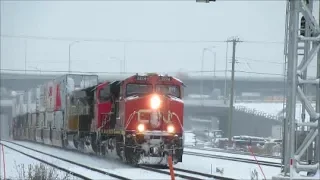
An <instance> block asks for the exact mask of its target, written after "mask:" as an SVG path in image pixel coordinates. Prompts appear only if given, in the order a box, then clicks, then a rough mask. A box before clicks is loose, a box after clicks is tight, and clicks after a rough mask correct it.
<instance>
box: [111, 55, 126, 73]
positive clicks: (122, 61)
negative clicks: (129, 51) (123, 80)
mask: <svg viewBox="0 0 320 180" xmlns="http://www.w3.org/2000/svg"><path fill="white" fill-rule="evenodd" d="M109 59H114V60H117V61H119V63H120V73H122V70H123V69H124V65H125V64H124V62H125V60H123V59H120V58H118V57H109Z"/></svg>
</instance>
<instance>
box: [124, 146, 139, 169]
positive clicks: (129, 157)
mask: <svg viewBox="0 0 320 180" xmlns="http://www.w3.org/2000/svg"><path fill="white" fill-rule="evenodd" d="M125 156H126V161H127V162H128V163H129V164H131V165H134V166H136V165H138V163H139V160H140V153H139V152H138V151H135V150H134V148H131V147H126V148H125Z"/></svg>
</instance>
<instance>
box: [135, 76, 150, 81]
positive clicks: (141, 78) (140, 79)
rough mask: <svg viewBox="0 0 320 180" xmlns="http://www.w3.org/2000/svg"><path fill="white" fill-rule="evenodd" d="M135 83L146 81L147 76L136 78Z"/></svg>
mask: <svg viewBox="0 0 320 180" xmlns="http://www.w3.org/2000/svg"><path fill="white" fill-rule="evenodd" d="M136 79H137V81H146V80H147V79H148V77H147V76H136Z"/></svg>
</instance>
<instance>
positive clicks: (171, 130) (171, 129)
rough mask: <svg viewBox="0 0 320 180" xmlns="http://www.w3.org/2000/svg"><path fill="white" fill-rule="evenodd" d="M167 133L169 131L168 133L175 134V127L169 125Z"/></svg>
mask: <svg viewBox="0 0 320 180" xmlns="http://www.w3.org/2000/svg"><path fill="white" fill-rule="evenodd" d="M167 131H168V133H173V132H174V126H173V125H168V127H167Z"/></svg>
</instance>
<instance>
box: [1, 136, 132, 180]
mask: <svg viewBox="0 0 320 180" xmlns="http://www.w3.org/2000/svg"><path fill="white" fill-rule="evenodd" d="M1 141H3V142H6V143H10V144H13V145H15V146H19V147H23V148H24V149H27V150H31V151H33V152H37V153H39V154H42V155H45V156H48V157H50V158H54V159H58V160H60V161H63V162H66V163H68V164H71V165H73V167H80V168H82V169H85V170H89V171H91V172H94V173H95V174H100V176H101V175H104V176H105V177H104V178H110V177H112V178H116V179H120V180H131V179H129V178H126V177H123V176H119V175H117V174H113V173H110V172H107V171H104V170H100V169H97V168H93V167H90V166H87V165H84V164H80V163H77V162H74V161H70V160H68V159H64V158H61V157H58V156H54V155H52V154H48V153H45V152H41V151H38V150H36V149H33V148H29V147H26V146H24V145H20V144H17V143H14V142H11V141H6V140H1ZM0 144H2V145H3V146H5V147H7V148H9V149H11V150H13V151H16V152H18V153H21V154H23V155H25V156H28V157H30V158H32V159H35V160H37V161H39V162H42V163H44V164H47V165H49V166H51V167H53V168H57V169H59V170H61V171H64V172H66V173H69V174H71V175H73V176H76V177H78V178H81V179H84V180H93V179H92V178H90V177H87V176H84V175H83V174H87V173H83V174H81V173H77V172H74V171H70V170H69V169H68V168H65V167H61V166H58V165H56V164H53V163H51V162H48V161H45V160H43V159H40V158H38V157H36V156H33V155H30V154H28V153H25V152H23V151H21V150H19V149H18V148H14V147H12V146H10V145H7V144H4V143H2V142H0Z"/></svg>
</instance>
